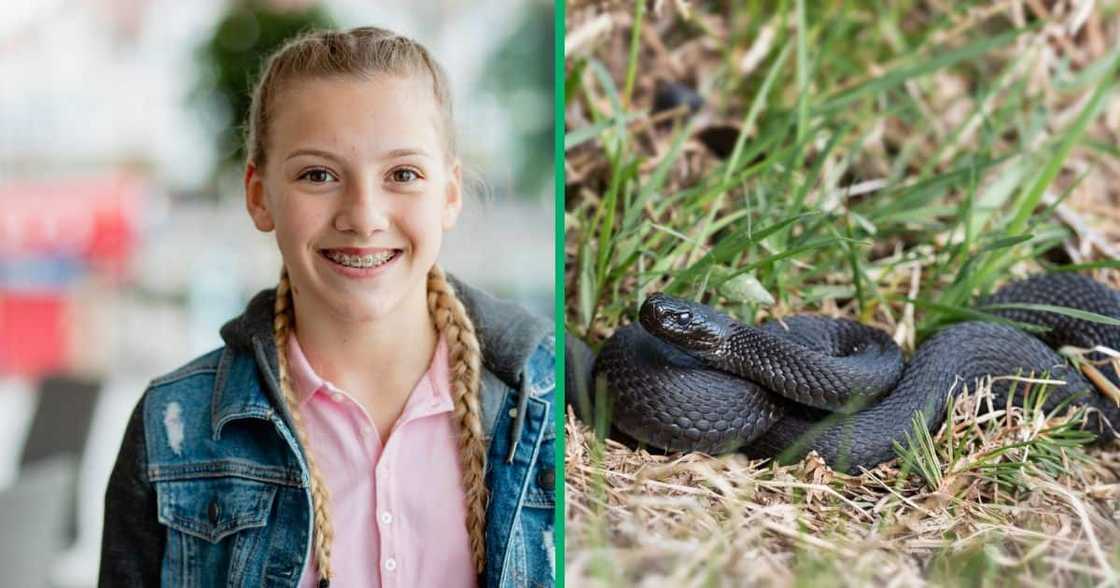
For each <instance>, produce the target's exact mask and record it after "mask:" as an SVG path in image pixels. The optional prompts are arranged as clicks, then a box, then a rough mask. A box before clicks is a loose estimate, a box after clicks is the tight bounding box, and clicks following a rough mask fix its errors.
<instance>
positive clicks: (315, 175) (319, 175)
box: [299, 168, 337, 184]
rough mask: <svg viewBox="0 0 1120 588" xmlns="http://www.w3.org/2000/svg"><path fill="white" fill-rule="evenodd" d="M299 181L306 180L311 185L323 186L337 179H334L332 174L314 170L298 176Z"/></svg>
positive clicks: (319, 169) (317, 169)
mask: <svg viewBox="0 0 1120 588" xmlns="http://www.w3.org/2000/svg"><path fill="white" fill-rule="evenodd" d="M299 179H301V180H307V181H309V182H311V183H312V184H325V183H327V182H330V181H333V180H336V179H337V178H335V177H334V174H332V173H331V172H329V171H327V170H325V169H322V168H315V169H309V170H307V171H305V172H303V173H302V174H300V176H299Z"/></svg>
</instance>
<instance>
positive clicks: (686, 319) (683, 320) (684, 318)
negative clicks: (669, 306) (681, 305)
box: [673, 310, 692, 327]
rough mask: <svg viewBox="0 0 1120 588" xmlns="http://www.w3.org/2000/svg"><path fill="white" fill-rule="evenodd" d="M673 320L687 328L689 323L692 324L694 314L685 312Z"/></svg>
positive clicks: (678, 314)
mask: <svg viewBox="0 0 1120 588" xmlns="http://www.w3.org/2000/svg"><path fill="white" fill-rule="evenodd" d="M673 318H674V319H676V321H677V324H678V325H680V326H682V327H684V326H687V325H688V323H690V322H692V313H691V312H688V311H687V310H686V311H684V312H678V313H677V315H676V316H675V317H673Z"/></svg>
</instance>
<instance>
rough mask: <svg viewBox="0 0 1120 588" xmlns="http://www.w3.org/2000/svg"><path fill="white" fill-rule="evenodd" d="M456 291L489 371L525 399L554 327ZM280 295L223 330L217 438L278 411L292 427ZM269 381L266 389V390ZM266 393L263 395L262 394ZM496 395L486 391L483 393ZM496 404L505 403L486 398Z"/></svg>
mask: <svg viewBox="0 0 1120 588" xmlns="http://www.w3.org/2000/svg"><path fill="white" fill-rule="evenodd" d="M449 280H450V281H451V284H452V287H454V288H455V292H456V294H457V295H458V297H459V300H461V301H462V302H463V306H464V307H465V308H466V310H467V315H468V316H470V318H471V321H472V322H473V323H474V327H475V332H476V333H477V335H478V339H479V345H480V346H481V348H482V363H483V367H484V368H485V369H486V370H488V371H490V372H491V373H493V374H494V375H495V376H497V377H498V379H500V380H502V381H503V382H504V383H505V384H506V385H507V386H509V387H511V388H513V389H515V390H520V391H521V394H522V395H524V394H525V393H526V392H525V387H524V386H523V385H522V384H523V382H522V372H523V371H524V368H525V365H526V363H527V362H528V360H529V357H530V356H531V355H532V353H533V351H534V350H535V349H536V348H537V346H538V345H540V343H541V342H542V341H543V340H544V339H545V337H547V336H548V335H549V333H551V332H552V325H551V324H549V323H548V322H547V321H545V320H544V319H542V318H540V317H538V316H536V315H534V314H531V313H529V312H528V311H526V310H525V309H523V308H522V307H520V306H519V305H517V304H515V303H512V302H508V301H505V300H499V299H497V298H495V297H493V296H491V295H489V294H487V293H485V292H483V291H481V290H478V289H476V288H472V287H471V286H468V285H466V284H464V283H463V282H461V281H459V280H457V279H456V278H455V277H453V276H449ZM275 301H276V290H275V289H272V288H270V289H267V290H262V291H260V292H258V293H257V294H256V296H254V297H253V298H252V300H250V301H249V304H248V306H247V307H246V308H245V311H244V312H243V313H242V314H241V315H240V316H238V317H236V318H234V319H231V320H230V321H229V322H227V323H226V324H225V325H223V326H222V329H221V335H222V340H223V341H225V343H226V350H225V352H224V353H223V354H222V358H221V360H220V362H219V365H218V373H217V377H216V379H215V381H214V395H213V405H212V407H211V417H212V425H213V428H212V430H213V431H214V436H215V437H218V436H219V435H220V434H221V428H222V426H223V425H225V423H227V422H229V421H230V420H233V419H237V418H243V417H252V416H256V417H261V418H268V417H269V416H270V415H271V411H272V410H274V407H278V408H279V410H280V411H281V412H282V413H283V414H284V417H285V418H286V419H287V420H288V421H289V422H291V415H290V414H289V413H288V408H287V403H285V402H284V401H283V399H282V398H280V386H279V383H278V381H277V376H278V374H279V371H278V367H277V355H276V345H275V343H274V341H273V338H272V319H273V306H274V304H275ZM261 380H263V384H264V386H261ZM261 389H263V394H259V393H257V392H256V391H257V390H261ZM491 393H494V391H493V390H491V389H488V388H486V387H483V394H491ZM482 400H483V403H485V404H492V403H493V402H495V401H497V402H500V401H501V399H490V398H483V399H482Z"/></svg>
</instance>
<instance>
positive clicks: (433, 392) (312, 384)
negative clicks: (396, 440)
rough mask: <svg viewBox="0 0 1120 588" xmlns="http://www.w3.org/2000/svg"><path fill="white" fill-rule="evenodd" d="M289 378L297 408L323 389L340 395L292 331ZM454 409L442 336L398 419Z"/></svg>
mask: <svg viewBox="0 0 1120 588" xmlns="http://www.w3.org/2000/svg"><path fill="white" fill-rule="evenodd" d="M288 371H289V374H288V377H289V378H290V382H291V385H292V392H293V393H294V394H295V396H296V401H297V402H298V403H299V407H300V408H303V405H305V404H307V401H308V400H310V399H311V397H312V396H314V395H315V393H316V392H318V391H319V390H321V389H323V388H326V389H327V392H340V390H338V389H337V388H336V387H335V386H334V385H333V384H331V383H330V382H328V381H327V380H324V379H323V378H322V377H320V376H319V374H317V373H315V369H314V368H312V367H311V363H310V362H308V361H307V356H306V355H305V354H304V353H303V348H302V347H300V344H299V340H298V339H297V337H296V334H295V332H289V333H288ZM453 406H454V402H453V400H452V398H451V370H450V367H449V364H448V353H447V342H446V341H445V340H444V338H443V337H442V336H441V337H440V338H439V340H438V341H437V343H436V350H435V353H433V354H432V361H431V363H430V364H429V365H428V371H426V372H425V373H424V375H423V376H422V377H421V378H420V381H419V382H417V383H416V387H415V388H413V390H412V392H411V393H410V394H409V398H408V401H407V402H406V403H405V408H404V410H403V411H402V413H401V418H406V417H407V418H416V417H421V416H425V415H429V414H436V413H439V412H444V411H449V410H451V409H452V407H453Z"/></svg>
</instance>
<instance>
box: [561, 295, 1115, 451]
mask: <svg viewBox="0 0 1120 588" xmlns="http://www.w3.org/2000/svg"><path fill="white" fill-rule="evenodd" d="M981 303H982V304H985V305H1008V304H1018V305H1026V306H1030V305H1040V304H1044V305H1050V306H1062V307H1067V308H1072V309H1076V310H1081V311H1088V312H1091V313H1095V314H1098V315H1103V316H1105V317H1110V318H1113V319H1120V292H1117V291H1115V290H1113V289H1111V288H1109V287H1107V286H1105V285H1103V284H1100V283H1098V282H1096V281H1094V280H1092V279H1090V278H1088V277H1085V276H1079V275H1076V274H1068V273H1056V274H1048V275H1040V276H1035V277H1033V278H1030V279H1026V280H1022V281H1019V282H1014V283H1011V284H1009V285H1007V286H1005V287H1003V288H1001V289H1000V290H998V291H997V292H996V293H995V294H993V295H991V296H989V297H988V298H986V299H984V300H982V301H981ZM992 314H994V315H996V316H998V317H1001V318H1004V319H1009V320H1011V321H1015V322H1019V323H1026V324H1031V325H1036V326H1038V327H1042V328H1044V329H1046V331H1045V332H1044V333H1035V334H1029V333H1027V332H1025V331H1023V330H1019V329H1016V328H1014V327H1012V326H1009V325H1007V324H1000V323H994V322H978V321H970V322H962V323H957V324H954V325H951V326H949V327H947V328H945V329H943V330H941V331H939V332H938V333H936V334H935V335H933V336H932V337H930V338H929V340H927V341H926V342H925V343H924V344H922V345H921V346H919V348H918V349H917V350H916V351H915V353H914V355H913V357H912V358H911V360H910V362H909V363H904V361H903V358H902V352H901V350H900V349H899V347H898V346H897V345H896V344H895V343H894V341H892V340H891V338H890V337H889V336H888V335H887V334H886V333H884V332H883V331H880V330H878V329H875V328H873V327H869V326H865V325H861V324H859V323H856V322H853V321H849V320H843V319H831V318H826V317H821V316H809V315H801V316H793V317H787V318H785V319H783V320H782V321H780V322H779V321H771V322H768V323H765V324H763V325H761V326H759V327H753V326H747V325H744V324H741V323H739V322H737V321H735V320H734V319H732V318H731V317H729V316H727V315H725V314H722V313H720V312H718V311H716V310H714V309H712V308H711V307H708V306H706V305H702V304H698V303H693V302H688V301H683V300H678V299H674V298H671V297H668V296H665V295H661V294H655V295H652V296H650V297H649V298H648V299H647V300H646V302H645V303H644V304H643V306H642V308H641V310H640V312H639V321H640V325H639V324H632V325H628V326H625V327H622V328H620V329H618V330H617V331H616V332H615V334H614V335H613V336H612V337H611V338H610V339H609V340H608V341H607V342H606V343H605V344H604V346H603V348H602V350H601V351H600V353H599V355H598V357H597V358H595V360H594V367H593V374H594V375H595V376H596V377H597V376H599V375H602V376H604V377H605V380H606V388H607V391H608V395H609V397H610V399H611V407H612V408H611V418H612V422H613V425H614V426H615V427H617V428H618V430H620V431H622V432H623V433H625V434H626V435H629V436H630V437H632V438H634V439H636V440H638V441H640V442H643V443H646V444H648V445H651V446H653V447H657V448H661V449H665V450H669V451H705V452H708V453H721V452H726V451H731V450H735V449H739V448H743V449H744V450H746V452H747V453H749V454H751V455H753V456H759V457H775V456H778V455H779V454H781V455H783V456H785V457H791V458H795V459H796V458H800V457H801V456H803V455H805V454H806V453H808V452H809V451H810V450H815V451H817V452H818V453H819V454H820V455H821V456H822V457H823V458H824V459H825V461H826V462H827V463H828V464H829V465H831V466H832V467H833V468H835V469H838V470H842V471H849V472H851V471H856V470H858V469H859V468H861V467H863V468H870V467H873V466H875V465H878V464H880V463H882V462H885V461H887V460H889V459H891V458H893V457H895V452H894V449H893V445H894V442H895V441H899V442H904V439H905V436H906V433H907V432H910V433H913V416H914V415H915V414H917V413H918V411H921V414H922V416H923V417H924V420H925V426H926V427H927V429H929V430H931V431H934V432H936V429H937V428H938V427H939V426H940V424H941V422H942V421H943V420H944V418H945V409H946V403H947V401H948V398H949V395H950V394H956V393H958V392H960V391H961V390H963V389H964V387H965V386H967V387H968V388H969V389H972V388H974V386H975V383H976V381H977V379H978V378H982V377H986V376H993V383H992V393H993V397H994V403H993V406H1003V403H1004V402H1006V400H1007V398H1008V395H1009V394H1010V393H1011V391H1012V390H1013V381H1014V380H1011V379H1006V378H1004V379H1001V378H997V377H998V376H1007V375H1011V376H1015V375H1023V376H1027V375H1031V374H1033V375H1035V376H1041V375H1043V374H1046V375H1047V376H1048V378H1049V379H1051V380H1060V381H1062V382H1064V384H1055V385H1051V387H1050V392H1049V394H1047V395H1046V396H1045V403H1044V405H1043V409H1044V410H1047V411H1049V410H1053V409H1055V408H1057V407H1059V406H1060V404H1061V403H1063V402H1068V403H1070V404H1074V405H1087V406H1088V407H1091V408H1092V409H1095V410H1090V411H1088V413H1089V416H1088V419H1087V422H1086V426H1087V427H1088V428H1090V429H1092V430H1093V431H1095V432H1097V433H1098V434H1099V435H1100V436H1101V438H1111V437H1112V436H1115V435H1116V432H1115V431H1116V429H1120V408H1118V407H1117V404H1116V403H1115V402H1114V401H1113V400H1111V399H1109V398H1108V397H1106V396H1105V395H1104V394H1101V393H1100V392H1098V391H1097V389H1096V388H1095V387H1094V385H1093V384H1091V383H1090V381H1089V380H1087V379H1086V378H1085V377H1083V376H1082V374H1081V373H1080V372H1079V371H1078V369H1077V368H1075V367H1073V366H1071V365H1070V364H1069V363H1068V362H1067V360H1066V359H1065V358H1064V357H1063V356H1061V355H1059V354H1058V353H1057V352H1056V350H1057V349H1060V348H1062V347H1063V346H1074V347H1078V348H1082V349H1092V348H1094V347H1098V346H1102V347H1104V348H1109V349H1112V350H1120V326H1116V325H1112V324H1105V323H1101V322H1094V321H1089V320H1085V319H1082V318H1076V317H1072V316H1069V315H1068V314H1060V313H1055V312H1052V311H1046V310H1038V309H1033V308H1028V309H1024V308H1021V307H1020V308H1014V309H1006V308H1004V309H1002V310H995V311H993V312H992ZM655 335H656V336H655ZM1087 357H1088V359H1090V360H1100V359H1102V358H1105V357H1106V356H1104V355H1103V354H1101V353H1100V352H1093V353H1090V354H1088V356H1087ZM1098 367H1099V370H1098V373H1100V374H1103V376H1104V377H1105V378H1107V380H1109V381H1110V382H1111V384H1112V386H1120V374H1118V372H1117V367H1116V363H1109V362H1101V363H1099V365H1098ZM572 377H574V376H572V375H569V378H572ZM1106 386H1107V384H1106ZM1022 389H1023V384H1021V383H1020V384H1018V392H1017V396H1013V397H1012V398H1013V401H1014V400H1020V401H1021V399H1022ZM1113 427H1115V428H1113Z"/></svg>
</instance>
